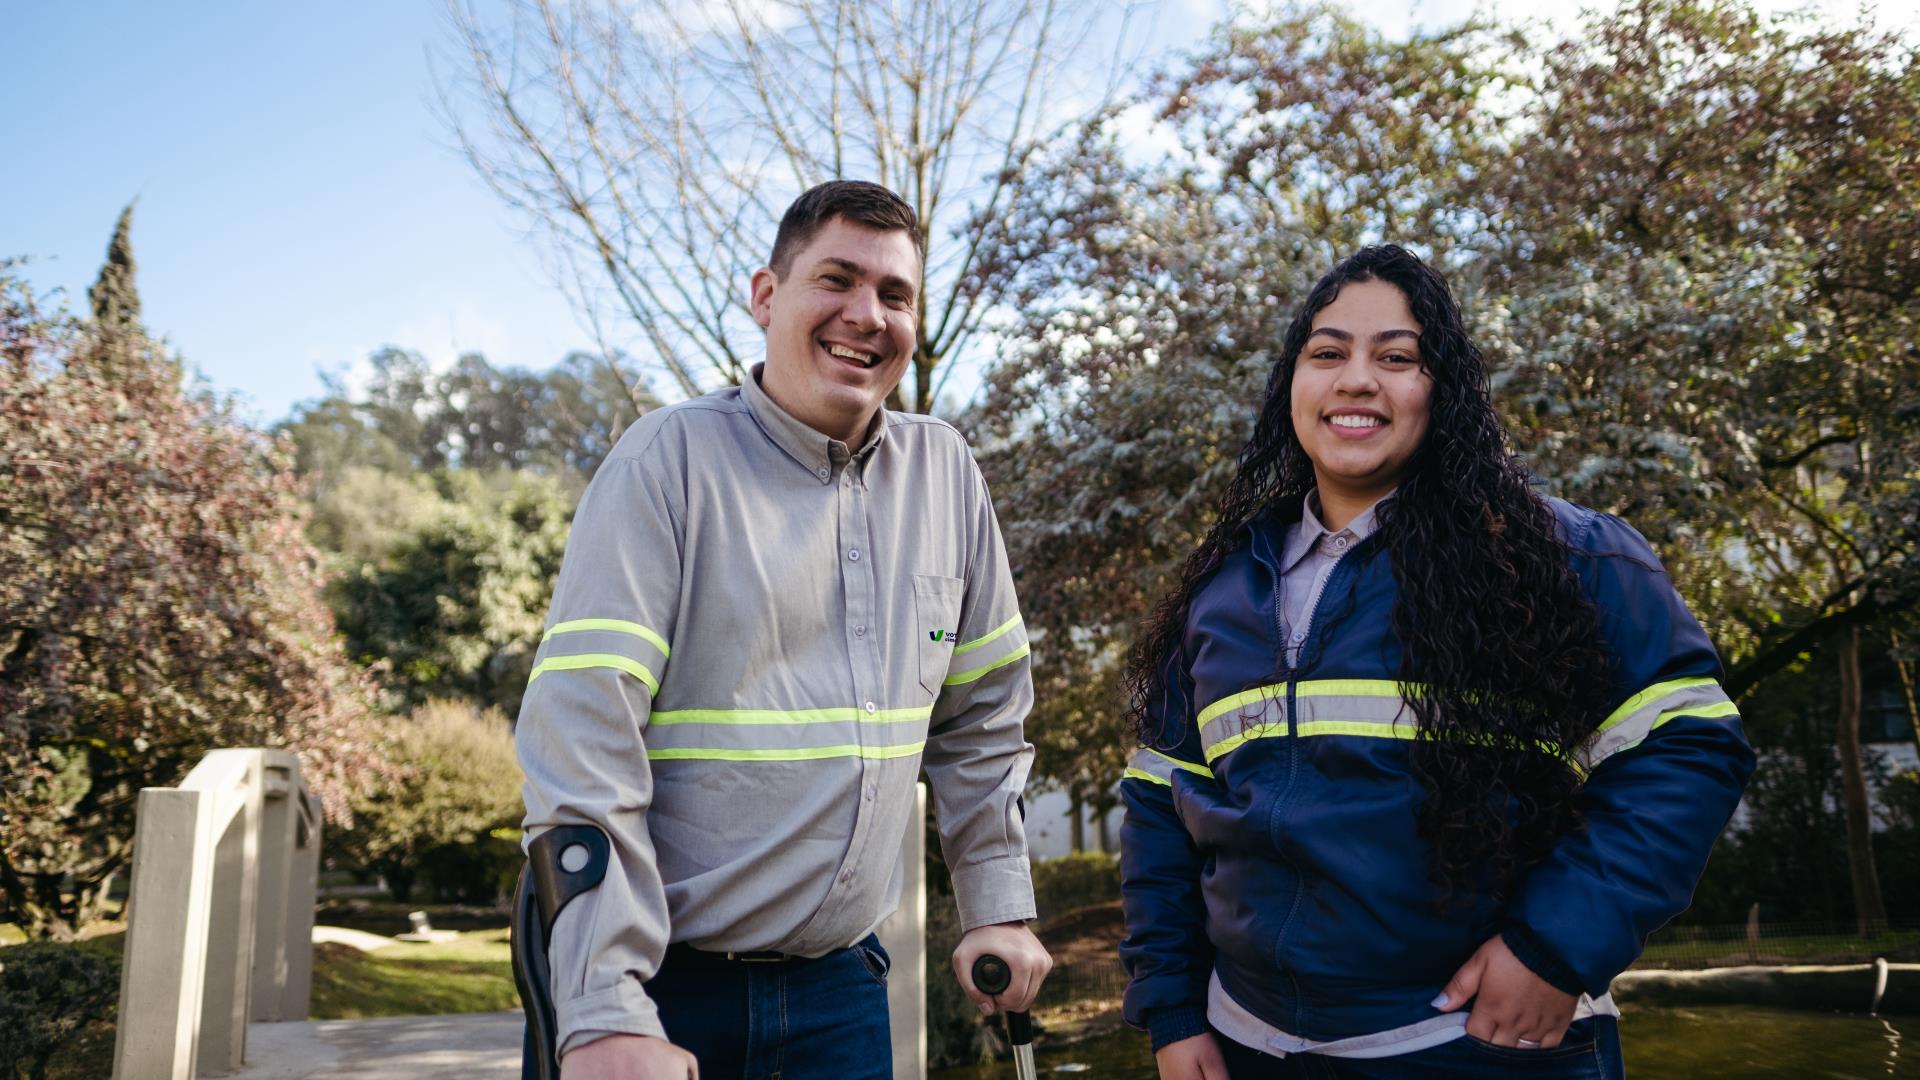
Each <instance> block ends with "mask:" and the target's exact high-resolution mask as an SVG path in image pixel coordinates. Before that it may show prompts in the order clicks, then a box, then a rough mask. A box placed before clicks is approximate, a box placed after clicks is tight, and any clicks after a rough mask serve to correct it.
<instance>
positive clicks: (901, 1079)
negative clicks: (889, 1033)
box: [879, 784, 927, 1080]
mask: <svg viewBox="0 0 1920 1080" xmlns="http://www.w3.org/2000/svg"><path fill="white" fill-rule="evenodd" d="M926 826H927V785H925V784H916V785H914V793H913V812H912V813H911V814H909V815H907V834H906V836H905V837H903V838H902V839H901V844H900V906H899V908H897V909H896V910H895V911H894V913H893V914H892V915H891V916H890V917H888V919H887V921H886V922H884V923H881V924H880V930H879V936H880V947H881V948H883V949H885V950H887V955H888V956H890V957H892V958H893V967H892V969H891V970H890V971H889V972H888V973H887V1017H888V1021H889V1023H890V1024H891V1026H892V1028H893V1075H894V1080H925V1078H926V1075H927V861H926V848H927V828H926Z"/></svg>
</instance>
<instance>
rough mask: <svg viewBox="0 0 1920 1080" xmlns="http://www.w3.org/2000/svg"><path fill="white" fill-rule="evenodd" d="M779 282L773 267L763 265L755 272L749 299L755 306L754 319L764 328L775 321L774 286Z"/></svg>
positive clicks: (753, 306)
mask: <svg viewBox="0 0 1920 1080" xmlns="http://www.w3.org/2000/svg"><path fill="white" fill-rule="evenodd" d="M779 283H780V281H779V278H777V277H776V276H775V275H774V273H773V268H772V267H768V266H763V267H761V268H760V269H758V270H755V271H754V272H753V283H752V285H751V286H750V292H749V296H748V299H749V300H750V301H751V304H750V306H751V307H752V308H753V321H754V322H757V323H759V324H760V329H762V330H765V329H766V328H767V324H768V323H771V322H772V321H773V287H774V286H775V285H778V284H779Z"/></svg>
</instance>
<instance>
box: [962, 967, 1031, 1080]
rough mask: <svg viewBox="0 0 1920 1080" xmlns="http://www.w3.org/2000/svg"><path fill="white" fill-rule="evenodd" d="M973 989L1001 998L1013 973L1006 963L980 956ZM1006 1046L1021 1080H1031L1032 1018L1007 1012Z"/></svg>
mask: <svg viewBox="0 0 1920 1080" xmlns="http://www.w3.org/2000/svg"><path fill="white" fill-rule="evenodd" d="M973 985H974V986H975V988H977V989H979V990H980V991H981V992H982V993H986V994H1000V993H1004V992H1005V991H1006V989H1007V987H1009V986H1011V985H1013V969H1012V968H1010V967H1008V966H1007V962H1006V961H1005V960H1002V959H1000V958H999V957H997V956H995V955H993V954H992V953H983V954H981V955H980V956H978V957H976V958H975V959H974V961H973ZM1006 1014H1007V1042H1008V1043H1009V1044H1011V1045H1012V1047H1013V1060H1014V1063H1015V1068H1016V1069H1017V1070H1018V1072H1019V1074H1020V1080H1030V1078H1031V1077H1032V1076H1033V1075H1034V1070H1033V1017H1031V1016H1028V1015H1027V1014H1026V1013H1024V1012H1016V1011H1014V1010H1012V1009H1008V1010H1006Z"/></svg>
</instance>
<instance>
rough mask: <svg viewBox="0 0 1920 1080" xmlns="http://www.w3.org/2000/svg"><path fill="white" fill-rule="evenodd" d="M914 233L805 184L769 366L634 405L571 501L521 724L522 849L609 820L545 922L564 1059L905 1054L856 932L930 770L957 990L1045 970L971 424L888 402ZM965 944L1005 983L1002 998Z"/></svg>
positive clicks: (1004, 582) (602, 1073) (1014, 704)
mask: <svg viewBox="0 0 1920 1080" xmlns="http://www.w3.org/2000/svg"><path fill="white" fill-rule="evenodd" d="M921 243H922V241H921V239H920V232H919V227H918V222H917V221H916V220H915V216H914V212H913V210H912V208H911V207H909V206H908V205H907V204H906V203H904V202H902V201H901V200H900V199H899V198H898V197H897V196H895V195H894V194H893V193H892V192H890V191H887V190H886V189H885V188H881V187H878V186H876V185H873V184H867V183H859V182H851V181H836V182H832V183H827V184H822V185H820V186H819V187H816V188H814V189H812V190H811V191H808V192H807V193H806V194H804V195H802V196H801V197H800V198H799V199H798V200H797V201H795V202H794V204H793V206H791V207H790V208H789V209H788V210H787V213H786V216H785V217H784V218H783V219H782V221H781V223H780V229H779V233H778V235H777V237H776V238H775V241H774V246H773V253H772V256H771V258H770V259H769V260H768V265H767V266H766V267H764V268H763V269H761V270H759V271H757V272H756V273H755V274H754V275H753V280H752V309H753V315H754V318H755V319H756V320H757V321H758V322H759V324H760V325H761V326H762V327H764V328H765V329H766V332H767V352H766V361H765V363H763V364H760V365H756V366H755V367H754V369H753V371H752V375H751V377H750V378H748V379H747V380H746V381H745V382H743V383H742V384H741V385H740V386H738V387H732V388H729V389H726V390H722V391H718V392H716V393H712V394H708V395H706V396H705V397H701V398H697V399H695V400H692V401H687V402H682V403H681V404H678V405H674V406H671V407H668V408H665V409H660V410H656V411H655V412H653V413H650V414H648V415H647V416H646V417H645V418H644V419H643V420H641V421H640V423H638V424H636V425H634V427H633V428H632V429H631V430H629V431H628V432H627V433H626V435H625V436H623V437H622V439H621V440H620V444H619V446H618V447H617V448H616V449H615V450H614V452H613V454H612V455H611V456H610V457H609V458H608V459H607V462H606V464H604V465H602V466H601V468H600V471H599V473H598V474H597V475H596V476H595V477H594V480H593V483H592V485H591V486H590V487H589V488H588V489H587V493H586V495H585V496H584V497H583V498H582V500H581V503H580V509H579V511H578V513H577V514H576V515H575V517H574V523H573V534H572V538H571V539H570V541H569V543H568V545H567V554H566V560H565V563H564V565H563V567H562V569H561V573H560V579H559V583H558V586H557V588H556V590H555V593H554V599H553V606H552V610H551V611H550V613H549V615H548V622H547V632H546V637H545V640H544V641H543V643H542V645H541V650H540V655H539V657H538V659H537V661H536V664H535V668H534V673H533V678H532V680H531V682H530V683H529V684H528V687H527V694H526V698H525V702H524V704H523V705H522V707H521V712H520V717H519V724H518V728H517V733H516V737H517V741H518V745H519V752H520V760H521V764H522V765H523V767H524V768H525V770H526V775H527V784H526V789H525V794H526V802H527V817H526V831H527V836H528V839H529V850H530V853H531V857H532V858H533V860H534V862H535V864H536V868H538V866H539V864H540V862H541V860H542V859H543V858H551V859H553V860H554V864H555V867H557V869H555V870H553V871H552V874H553V880H561V879H562V877H563V876H564V874H570V873H575V872H578V871H579V870H580V866H579V865H577V864H576V865H568V863H567V860H566V859H565V858H563V857H562V855H563V854H564V853H563V852H562V853H556V852H554V851H552V850H551V849H552V848H553V847H554V845H553V844H552V843H551V842H543V840H542V837H543V836H545V835H546V834H548V833H549V832H551V833H553V834H554V835H555V836H556V837H558V836H576V835H580V831H581V830H583V829H584V830H588V831H589V832H590V833H591V834H592V835H593V836H596V837H600V836H603V837H604V841H598V842H597V844H596V846H600V847H602V848H603V850H604V851H605V852H606V858H605V863H604V866H605V871H604V876H601V877H599V879H598V881H597V883H596V884H594V885H592V887H590V888H586V889H585V890H584V891H580V892H578V894H577V895H573V896H571V897H570V898H569V899H566V900H565V902H564V903H563V904H559V905H556V906H557V907H558V915H557V917H556V918H555V919H554V922H553V925H552V930H551V934H550V947H549V952H548V959H549V961H550V964H551V980H550V983H551V989H552V996H553V1001H554V1005H555V1012H556V1018H557V1022H558V1028H557V1032H556V1035H557V1040H558V1042H559V1048H560V1051H561V1053H562V1054H563V1057H562V1070H563V1075H564V1076H565V1077H566V1078H567V1080H579V1078H584V1077H616V1076H617V1077H647V1078H654V1077H663V1078H668V1080H682V1078H683V1077H687V1076H697V1077H703V1078H705V1080H726V1078H734V1077H739V1078H749V1077H750V1078H754V1080H764V1078H774V1077H780V1076H786V1077H836V1078H838V1077H887V1076H890V1075H891V1071H892V1050H891V1045H890V1039H889V1033H888V1024H887V1000H886V969H887V963H888V960H887V957H886V955H885V953H884V952H883V951H882V950H881V949H880V946H879V943H878V942H877V940H876V939H875V937H874V934H873V931H874V929H875V928H876V927H877V926H879V924H880V923H881V922H882V921H883V920H884V919H885V918H886V917H887V915H888V914H890V913H891V912H892V911H893V909H894V907H895V906H896V904H897V902H898V900H899V896H900V873H899V869H900V868H899V865H898V863H899V851H900V843H901V840H902V837H903V830H904V829H905V828H906V825H907V822H908V820H909V813H910V810H911V807H912V805H913V785H914V781H915V779H916V778H917V776H918V775H919V772H920V770H921V769H922V768H923V767H924V768H925V770H926V774H927V777H928V780H929V781H930V783H931V786H932V791H933V799H934V806H935V813H936V816H937V818H938V821H939V825H940V838H941V845H942V848H943V850H944V853H945V856H946V862H947V866H948V867H949V868H950V869H951V870H952V873H953V886H954V896H955V899H956V901H957V903H958V905H959V909H960V918H961V924H962V926H963V928H964V929H965V930H966V934H965V937H964V938H963V940H962V941H961V944H960V947H959V949H958V950H956V952H955V953H954V956H953V962H954V966H955V969H956V973H957V977H958V978H959V979H960V982H961V986H962V987H963V988H964V989H965V990H966V992H967V993H968V995H969V996H970V997H972V998H973V999H974V1000H975V1001H976V1002H979V1003H981V1007H982V1009H983V1010H989V1009H991V1008H992V1007H993V1005H995V1004H997V1005H998V1006H999V1007H1002V1008H1011V1009H1024V1008H1026V1007H1027V1005H1028V1004H1029V1003H1031V1001H1032V1000H1033V996H1034V994H1035V992H1037V991H1038V989H1039V985H1040V981H1041V980H1042V979H1043V978H1044V977H1045V975H1046V972H1047V969H1048V967H1049V966H1050V964H1051V961H1050V960H1049V959H1048V958H1047V955H1046V952H1045V950H1044V949H1042V948H1041V947H1040V944H1039V942H1038V941H1037V940H1035V939H1034V937H1033V935H1032V934H1031V933H1030V932H1028V931H1027V929H1026V928H1025V926H1024V920H1026V919H1029V918H1031V917H1032V916H1033V914H1034V907H1033V890H1032V885H1031V882H1030V878H1029V874H1028V865H1027V854H1026V840H1025V833H1024V831H1023V827H1022V823H1021V809H1020V792H1021V789H1022V787H1023V785H1024V784H1025V781H1026V775H1027V769H1028V766H1029V764H1030V761H1031V757H1032V748H1031V747H1030V746H1029V745H1028V744H1027V743H1026V741H1025V738H1024V736H1023V735H1022V730H1021V725H1022V722H1023V720H1024V718H1025V716H1026V713H1027V710H1028V708H1029V706H1030V705H1031V704H1032V700H1033V688H1032V679H1031V675H1030V668H1029V660H1028V650H1027V639H1026V632H1025V629H1024V627H1023V625H1022V623H1021V620H1020V614H1019V610H1018V607H1017V606H1016V603H1015V600H1014V593H1013V582H1012V577H1011V575H1010V573H1009V572H1008V568H1007V558H1006V552H1005V550H1004V548H1003V546H1002V542H1001V538H1000V531H999V527H998V525H997V524H996V522H995V521H994V517H993V509H992V507H991V505H990V504H989V502H988V499H987V492H986V487H985V484H984V483H983V481H982V478H981V476H980V471H979V469H978V468H977V467H976V466H975V465H974V463H973V459H972V456H971V454H970V453H969V452H968V450H967V446H966V443H965V442H964V441H963V440H962V439H961V438H960V436H959V434H958V433H957V432H955V431H954V430H953V428H951V427H950V426H948V425H947V424H945V423H943V422H941V421H939V420H935V419H933V418H931V417H926V416H917V415H910V414H901V413H893V412H888V411H887V410H886V409H885V408H884V407H883V404H882V403H883V402H884V401H885V399H886V397H887V395H888V394H889V393H890V392H891V391H892V390H893V388H894V386H895V384H897V383H898V382H899V381H900V377H901V375H902V374H903V373H904V372H905V370H906V366H907V364H908V362H909V360H910V358H911V357H912V355H913V351H914V347H915V327H916V326H917V323H918V305H919V302H920V284H921V275H922V269H923V260H924V252H923V251H922V248H921ZM596 859H597V856H596ZM594 865H596V866H598V865H599V864H598V863H597V862H596V863H595V864H594ZM984 952H993V953H996V954H998V955H999V956H1001V957H1003V958H1005V959H1006V960H1007V961H1008V962H1009V964H1010V966H1011V967H1012V969H1013V973H1014V979H1013V984H1012V986H1010V987H1009V988H1008V989H1007V990H1006V991H1005V992H1003V993H1002V994H1001V995H999V996H998V997H997V998H993V999H990V998H988V997H987V996H986V995H984V994H981V993H979V992H978V991H977V990H975V988H974V987H973V985H972V982H971V977H970V975H969V974H968V972H969V971H970V968H971V964H972V961H973V958H974V957H976V956H978V955H980V954H982V953H984Z"/></svg>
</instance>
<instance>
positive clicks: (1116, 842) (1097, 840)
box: [1026, 791, 1125, 859]
mask: <svg viewBox="0 0 1920 1080" xmlns="http://www.w3.org/2000/svg"><path fill="white" fill-rule="evenodd" d="M1026 804H1027V853H1028V855H1029V856H1030V857H1032V858H1035V859H1057V858H1059V857H1060V856H1062V855H1069V854H1072V853H1073V800H1071V799H1069V798H1068V797H1067V793H1066V792H1064V791H1043V792H1039V793H1037V794H1035V793H1031V792H1029V793H1028V795H1027V799H1026ZM1124 813H1125V811H1124V810H1123V809H1122V808H1121V807H1119V806H1118V805H1116V806H1115V807H1114V808H1113V809H1112V810H1110V811H1108V812H1107V814H1106V815H1105V816H1103V817H1095V816H1094V813H1093V811H1092V810H1091V809H1089V808H1087V807H1084V806H1083V807H1081V808H1080V829H1081V833H1080V835H1081V846H1082V848H1083V849H1084V850H1086V851H1110V852H1113V853H1115V854H1119V852H1120V818H1121V816H1122V815H1123V814H1124Z"/></svg>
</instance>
